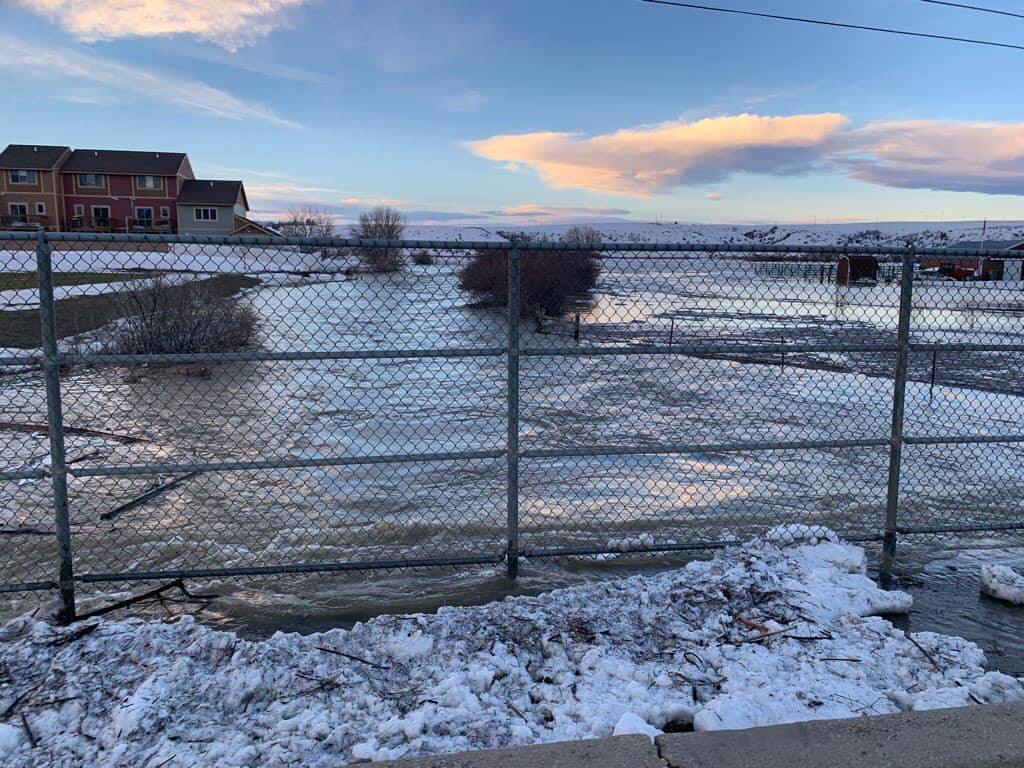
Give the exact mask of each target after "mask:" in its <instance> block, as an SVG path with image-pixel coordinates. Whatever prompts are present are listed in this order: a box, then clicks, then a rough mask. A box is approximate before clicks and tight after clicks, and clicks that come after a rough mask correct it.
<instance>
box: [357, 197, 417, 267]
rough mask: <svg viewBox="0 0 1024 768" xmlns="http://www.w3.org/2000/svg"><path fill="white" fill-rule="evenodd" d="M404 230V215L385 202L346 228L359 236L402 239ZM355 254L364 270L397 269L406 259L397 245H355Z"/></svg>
mask: <svg viewBox="0 0 1024 768" xmlns="http://www.w3.org/2000/svg"><path fill="white" fill-rule="evenodd" d="M403 234H405V216H403V215H402V212H401V211H399V210H397V209H395V208H389V207H387V206H382V207H379V208H374V209H373V210H372V211H366V212H365V213H362V214H360V216H359V221H358V222H357V223H356V224H354V225H353V226H352V227H351V228H350V229H349V236H350V237H353V238H358V239H360V240H401V239H402V235H403ZM355 254H356V256H357V257H358V258H359V261H360V263H361V264H362V267H363V269H365V270H366V271H367V272H397V271H398V270H399V269H401V268H402V267H403V266H404V263H405V258H404V256H403V254H402V250H401V249H400V248H356V249H355Z"/></svg>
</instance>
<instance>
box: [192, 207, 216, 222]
mask: <svg viewBox="0 0 1024 768" xmlns="http://www.w3.org/2000/svg"><path fill="white" fill-rule="evenodd" d="M195 217H196V221H216V220H217V209H216V208H196V209H195Z"/></svg>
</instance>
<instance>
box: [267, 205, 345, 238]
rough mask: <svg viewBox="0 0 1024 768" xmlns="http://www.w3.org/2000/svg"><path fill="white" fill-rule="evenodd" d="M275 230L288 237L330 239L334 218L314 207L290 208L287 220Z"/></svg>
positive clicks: (281, 222)
mask: <svg viewBox="0 0 1024 768" xmlns="http://www.w3.org/2000/svg"><path fill="white" fill-rule="evenodd" d="M276 228H277V230H278V231H279V232H281V234H283V235H287V236H288V237H331V236H333V235H334V217H332V216H331V214H329V213H327V212H326V211H324V210H322V209H320V208H317V207H315V206H312V207H307V208H292V210H291V213H289V214H288V218H287V219H285V220H284V221H280V222H278V223H277V225H276Z"/></svg>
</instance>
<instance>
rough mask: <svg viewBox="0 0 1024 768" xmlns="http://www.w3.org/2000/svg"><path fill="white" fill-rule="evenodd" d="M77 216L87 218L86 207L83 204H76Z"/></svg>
mask: <svg viewBox="0 0 1024 768" xmlns="http://www.w3.org/2000/svg"><path fill="white" fill-rule="evenodd" d="M75 216H85V206H84V205H81V204H77V203H76V204H75Z"/></svg>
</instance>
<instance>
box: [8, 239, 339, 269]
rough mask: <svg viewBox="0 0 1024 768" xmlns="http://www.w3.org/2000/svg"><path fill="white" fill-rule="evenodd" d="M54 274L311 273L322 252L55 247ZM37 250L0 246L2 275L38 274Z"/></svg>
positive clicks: (244, 248)
mask: <svg viewBox="0 0 1024 768" xmlns="http://www.w3.org/2000/svg"><path fill="white" fill-rule="evenodd" d="M52 263H53V270H54V272H114V271H121V270H146V269H153V270H195V271H198V272H204V273H218V272H233V273H237V272H242V273H255V272H261V271H296V272H300V271H308V270H313V269H317V268H318V267H319V266H320V263H321V262H320V254H319V252H310V253H303V252H302V250H301V249H299V248H291V247H281V248H250V247H248V246H239V245H199V244H194V243H176V244H173V245H170V246H168V248H167V249H165V250H159V249H149V248H147V249H139V248H133V247H132V246H131V245H125V244H122V243H114V244H111V245H110V246H109V247H107V248H105V249H98V248H97V249H89V250H78V251H75V250H65V249H62V248H61V249H55V250H54V251H53V255H52ZM35 269H36V255H35V251H31V250H3V249H2V248H0V271H7V272H34V271H35Z"/></svg>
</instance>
